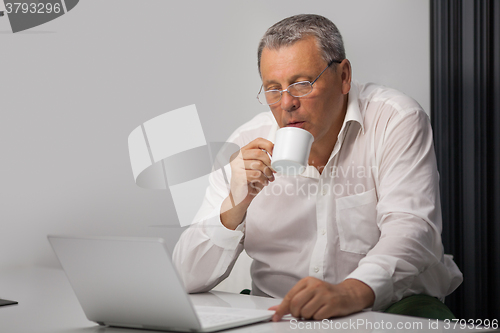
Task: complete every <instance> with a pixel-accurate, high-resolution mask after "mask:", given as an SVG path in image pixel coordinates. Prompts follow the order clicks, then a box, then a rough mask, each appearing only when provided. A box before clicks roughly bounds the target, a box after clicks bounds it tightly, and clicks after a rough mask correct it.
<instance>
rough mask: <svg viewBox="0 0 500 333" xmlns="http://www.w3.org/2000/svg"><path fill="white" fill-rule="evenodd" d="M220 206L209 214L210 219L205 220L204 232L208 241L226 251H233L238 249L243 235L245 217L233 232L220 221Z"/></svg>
mask: <svg viewBox="0 0 500 333" xmlns="http://www.w3.org/2000/svg"><path fill="white" fill-rule="evenodd" d="M220 206H222V203H221V204H220V205H219V207H217V209H216V210H214V211H213V213H212V214H210V218H208V219H207V220H205V223H204V225H205V232H206V234H207V236H208V237H209V238H210V240H211V241H212V242H213V243H214V244H215V245H217V246H218V247H221V248H223V249H226V250H234V249H236V247H238V244H239V243H240V241H241V239H242V238H243V236H244V235H245V222H246V215H245V218H244V219H243V222H241V223H240V224H239V225H238V227H236V229H235V230H231V229H228V228H226V227H225V226H224V225H223V224H222V222H221V220H220V208H221V207H220Z"/></svg>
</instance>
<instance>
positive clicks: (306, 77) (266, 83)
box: [262, 74, 314, 87]
mask: <svg viewBox="0 0 500 333" xmlns="http://www.w3.org/2000/svg"><path fill="white" fill-rule="evenodd" d="M299 78H300V80H299ZM312 80H314V77H313V76H311V75H307V74H295V75H293V76H292V77H291V78H290V83H289V84H292V83H294V82H298V81H312ZM272 84H278V85H279V82H277V81H276V80H267V81H264V82H263V83H262V85H263V86H264V87H266V86H269V85H272Z"/></svg>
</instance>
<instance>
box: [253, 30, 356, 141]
mask: <svg viewBox="0 0 500 333" xmlns="http://www.w3.org/2000/svg"><path fill="white" fill-rule="evenodd" d="M340 60H341V59H340ZM345 62H347V63H348V61H347V60H345ZM345 62H343V63H342V64H340V65H338V68H337V69H336V70H335V69H334V68H332V67H330V68H328V69H327V70H326V71H325V72H324V73H323V74H322V75H321V77H320V78H319V79H318V80H317V81H316V82H315V83H314V85H313V90H312V92H311V93H310V94H309V95H307V96H304V97H300V98H297V97H292V96H291V95H290V94H288V93H287V92H283V94H282V98H281V100H280V101H279V102H278V103H276V104H273V105H270V106H269V107H270V108H271V111H272V113H273V115H274V117H275V118H276V121H277V122H278V125H279V126H280V127H285V126H294V127H300V128H303V129H305V130H307V131H309V132H311V134H312V135H313V136H314V140H315V141H314V144H313V147H314V146H317V147H319V146H323V145H322V144H321V143H325V142H326V141H330V142H331V140H332V138H331V136H330V135H334V134H336V132H338V130H340V126H341V125H342V122H343V120H344V116H345V110H346V104H347V98H346V97H347V95H346V94H347V93H348V92H349V87H350V75H348V77H347V78H345V75H343V72H344V70H342V68H344V67H343V66H344V64H345ZM327 65H328V64H327V63H326V62H325V61H324V60H323V58H322V57H321V53H320V51H319V48H318V46H317V44H316V40H315V38H313V37H308V38H305V39H302V40H300V41H298V42H296V43H294V44H292V45H291V46H287V47H282V48H280V49H278V50H271V49H268V48H264V50H263V51H262V56H261V63H260V73H261V76H262V83H263V89H264V90H270V89H280V90H283V89H286V88H287V87H288V86H289V85H290V84H292V83H295V82H299V81H310V82H312V81H314V79H316V77H317V76H318V75H319V74H320V73H321V71H322V70H323V69H325V67H326V66H327ZM332 66H334V65H332ZM347 68H348V71H349V74H350V67H349V65H348V64H347ZM343 76H344V78H343ZM346 79H348V81H349V82H346ZM337 128H338V129H337ZM329 134H330V135H329ZM335 140H336V137H335V138H333V142H335Z"/></svg>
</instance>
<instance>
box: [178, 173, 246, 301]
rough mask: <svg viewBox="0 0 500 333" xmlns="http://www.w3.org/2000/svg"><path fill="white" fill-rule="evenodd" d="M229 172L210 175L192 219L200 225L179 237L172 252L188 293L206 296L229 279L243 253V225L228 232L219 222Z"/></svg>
mask: <svg viewBox="0 0 500 333" xmlns="http://www.w3.org/2000/svg"><path fill="white" fill-rule="evenodd" d="M223 171H224V172H225V173H226V175H227V176H226V178H225V177H224V174H223ZM230 172H231V168H230V166H229V165H227V166H226V167H224V168H223V169H222V168H221V169H219V170H217V171H214V172H212V173H211V175H210V177H209V187H208V189H207V191H206V194H205V198H204V200H203V203H202V206H201V208H200V210H199V211H198V213H197V216H196V217H195V221H199V222H197V223H194V224H192V225H191V226H190V227H189V228H188V229H186V230H185V231H184V232H183V233H182V235H181V237H180V239H179V241H178V242H177V244H176V246H175V248H174V253H173V262H174V265H175V266H176V268H177V271H178V273H179V275H180V278H181V280H182V281H183V283H184V286H185V288H186V290H187V291H188V292H191V293H195V292H205V291H208V290H210V289H212V288H213V287H215V286H216V285H217V284H218V283H219V282H221V281H222V280H224V279H225V278H226V277H227V276H228V275H229V273H230V272H231V269H232V267H233V266H234V263H235V262H236V259H237V258H238V255H239V254H240V253H241V251H242V250H243V244H242V241H243V237H244V230H245V221H243V222H242V223H241V224H240V225H239V226H238V227H237V228H236V230H230V229H227V228H226V227H225V226H224V225H223V224H222V222H221V220H220V209H221V205H222V202H223V201H224V199H225V198H226V197H227V195H228V193H229V189H228V187H227V185H226V181H225V180H224V179H230V175H231V174H230Z"/></svg>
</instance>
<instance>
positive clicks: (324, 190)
mask: <svg viewBox="0 0 500 333" xmlns="http://www.w3.org/2000/svg"><path fill="white" fill-rule="evenodd" d="M321 193H322V194H323V195H327V194H328V189H327V188H326V186H325V187H323V192H321Z"/></svg>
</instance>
